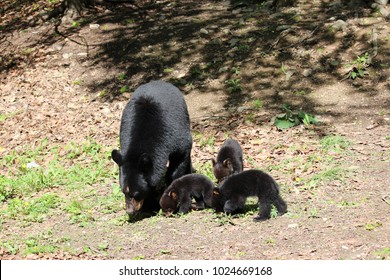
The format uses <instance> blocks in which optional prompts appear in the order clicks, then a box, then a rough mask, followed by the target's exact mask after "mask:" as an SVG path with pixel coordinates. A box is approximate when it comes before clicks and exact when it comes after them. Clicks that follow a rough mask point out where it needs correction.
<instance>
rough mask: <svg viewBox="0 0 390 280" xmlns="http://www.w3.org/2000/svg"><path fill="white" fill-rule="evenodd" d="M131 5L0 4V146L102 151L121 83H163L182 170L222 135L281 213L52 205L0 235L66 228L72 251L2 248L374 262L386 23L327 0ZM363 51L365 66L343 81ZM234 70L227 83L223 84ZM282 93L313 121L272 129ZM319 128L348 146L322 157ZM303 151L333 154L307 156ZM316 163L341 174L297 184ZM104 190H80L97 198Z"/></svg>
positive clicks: (378, 252)
mask: <svg viewBox="0 0 390 280" xmlns="http://www.w3.org/2000/svg"><path fill="white" fill-rule="evenodd" d="M9 2H10V1H5V3H4V4H2V5H5V6H6V5H7V4H9ZM139 2H140V3H141V4H140V5H141V7H143V9H142V11H143V12H140V9H138V8H136V7H135V6H133V5H130V4H120V5H119V4H115V5H114V4H112V5H107V6H98V7H96V8H95V9H93V10H86V11H85V14H84V17H83V19H81V20H79V21H78V23H77V24H74V25H75V26H74V27H71V24H70V23H66V22H65V23H63V24H61V25H58V26H57V27H56V24H55V22H51V21H46V22H45V21H42V20H39V19H38V18H39V17H38V15H39V12H40V11H41V10H42V9H43V8H44V7H45V6H44V5H48V4H42V3H41V2H39V5H38V4H37V5H38V6H37V7H35V9H33V8H32V7H31V5H26V6H22V9H20V10H18V11H17V12H15V13H11V11H10V10H6V9H4V10H3V11H2V14H1V15H2V19H1V21H2V23H1V26H2V27H1V29H2V30H3V31H4V32H3V31H2V32H3V34H4V37H3V38H2V39H1V41H0V48H1V52H2V54H1V56H0V58H1V68H0V70H1V76H0V78H1V83H0V113H1V114H2V115H7V116H12V117H8V118H6V119H5V120H4V121H2V122H0V156H1V157H3V156H4V155H6V154H8V153H11V152H12V151H14V150H16V151H20V150H23V149H24V148H25V147H26V145H28V146H31V147H34V146H38V145H39V143H40V142H41V141H42V140H43V139H45V138H47V139H48V142H49V145H52V146H54V145H59V146H61V145H62V146H63V145H66V144H67V143H69V142H71V141H74V142H76V143H82V142H83V141H85V140H86V139H88V138H89V137H90V138H93V139H95V140H96V141H97V142H98V143H100V144H102V145H104V146H106V147H108V148H109V149H112V148H116V147H117V145H118V132H119V122H120V117H121V112H122V109H123V108H124V106H125V104H126V102H127V100H128V99H129V97H130V96H131V92H132V91H133V90H134V89H135V88H136V87H138V86H139V85H140V84H142V83H145V82H147V81H149V80H152V79H163V80H166V81H171V82H172V83H174V84H175V85H177V86H178V87H179V88H180V89H181V90H182V91H183V92H184V93H185V98H186V101H187V104H188V107H189V111H190V116H191V123H192V128H193V132H194V149H193V153H192V155H193V162H194V166H195V168H196V169H198V170H205V168H206V167H204V166H206V163H208V162H209V160H210V159H211V158H212V157H215V155H216V153H217V151H218V147H220V146H221V144H222V142H223V141H224V140H225V139H226V137H227V136H230V137H234V138H236V139H237V140H238V141H239V142H240V143H241V144H242V146H243V149H244V153H245V168H246V169H248V168H260V169H265V170H268V171H269V172H270V174H271V175H272V176H274V177H275V178H276V179H277V181H278V182H279V183H280V185H281V189H282V196H283V197H284V198H285V200H286V201H287V203H288V206H289V213H287V214H285V215H284V216H281V217H277V218H275V219H271V220H269V221H267V222H262V223H255V222H253V221H252V216H254V215H255V211H256V206H255V203H254V202H252V205H251V206H249V214H246V215H242V216H238V217H225V216H223V215H222V216H221V215H217V214H215V213H213V211H211V210H206V211H194V212H191V213H189V214H188V215H185V216H181V217H174V218H165V217H162V216H159V215H158V216H154V217H150V218H145V219H142V220H137V221H133V222H123V223H121V224H116V225H114V224H112V223H108V221H110V220H112V219H115V218H120V217H123V215H124V213H123V212H116V213H111V214H104V213H100V212H99V211H96V213H93V214H94V215H95V219H94V221H93V222H91V223H90V224H88V225H87V226H85V227H80V226H79V225H78V224H71V223H69V221H68V218H67V217H66V215H63V214H61V211H58V213H57V214H56V215H53V216H51V217H50V218H48V219H47V220H45V221H43V222H42V223H35V224H34V223H33V224H30V225H28V226H27V227H21V226H20V224H19V223H18V222H13V221H8V220H6V221H5V220H3V223H2V225H1V227H2V230H1V234H0V236H1V241H2V242H5V241H7V240H13V241H15V240H16V239H17V238H21V239H23V238H25V237H26V236H28V234H31V233H39V232H41V231H42V230H43V229H44V230H47V229H51V231H52V234H53V236H56V237H58V238H60V237H61V236H64V235H66V236H68V237H69V238H68V239H69V241H68V244H67V246H68V247H71V248H74V250H73V251H66V250H65V249H64V248H62V249H61V250H60V251H59V252H56V253H50V254H38V255H29V256H24V255H23V254H22V253H21V252H19V253H16V254H9V252H6V251H5V249H1V251H0V253H1V258H2V259H20V258H33V259H40V258H56V259H57V258H59V259H79V258H87V259H95V258H98V259H137V258H138V259H139V258H141V259H142V258H144V259H377V258H385V259H386V258H387V259H388V258H389V257H390V254H389V248H390V218H389V216H390V215H389V212H390V190H389V175H390V172H389V170H390V157H389V156H390V153H389V147H390V130H389V123H390V121H389V117H390V116H389V115H390V110H389V108H390V107H389V106H390V92H389V90H390V87H389V84H390V83H389V63H390V62H389V54H390V44H389V40H390V33H389V26H388V22H386V20H385V19H384V18H383V16H381V15H380V14H378V13H377V12H375V11H374V10H372V9H371V8H370V7H367V6H365V5H363V4H361V5H357V6H354V7H350V6H349V5H348V4H344V2H340V1H297V3H296V5H294V6H293V7H280V8H279V9H277V10H270V9H269V8H267V7H263V6H262V5H254V4H246V5H235V4H232V3H231V2H230V1H190V0H187V1H176V2H175V1H165V0H162V1H150V2H149V1H139ZM243 2H244V3H248V2H250V1H243ZM259 2H262V1H259ZM355 2H356V1H355ZM357 2H359V1H357ZM18 16H20V18H17V17H18ZM29 17H30V18H29ZM31 17H32V18H31ZM15 18H16V19H17V20H16V21H12V20H11V19H15ZM337 20H342V22H341V23H342V26H341V27H338V26H335V25H334V24H335V22H336V21H337ZM339 23H340V22H339ZM2 36H3V35H2ZM365 52H368V53H369V55H370V57H371V61H369V63H368V64H367V65H366V67H365V70H366V72H365V73H366V75H365V76H364V77H363V78H357V79H355V80H352V79H350V78H348V77H347V74H348V73H349V71H350V70H351V69H352V67H353V66H351V64H352V63H353V61H354V60H355V59H356V57H357V56H358V55H359V56H362V55H363V54H364V53H365ZM237 79H239V81H237ZM233 80H234V81H235V82H238V83H239V85H240V86H241V90H237V91H234V89H233V90H232V89H231V86H230V88H229V84H228V83H227V82H226V81H233ZM124 87H126V88H124ZM121 92H122V93H121ZM256 100H257V101H256ZM259 100H260V101H261V104H260V105H259V102H260V101H259ZM254 102H255V103H254ZM256 102H258V103H256ZM284 103H289V104H290V105H291V106H293V108H295V109H299V110H302V111H305V112H309V113H311V114H314V115H315V116H316V117H317V118H318V120H319V121H320V122H319V124H318V125H315V126H310V127H305V126H303V125H301V126H298V127H294V128H291V129H289V130H279V129H277V128H276V127H275V126H274V125H273V124H272V121H273V118H274V117H275V116H276V115H277V114H280V113H282V110H281V105H282V104H284ZM256 104H257V105H256ZM327 135H341V136H343V137H344V138H345V139H348V140H349V141H350V142H351V143H352V144H351V145H350V146H349V147H348V149H347V150H342V149H341V150H331V151H327V152H325V153H324V152H323V148H322V147H321V144H320V140H321V139H323V137H324V136H327ZM207 141H212V143H210V142H207ZM321 151H322V153H321ZM318 155H320V156H321V157H325V156H332V158H333V161H327V162H325V161H322V159H321V158H319V159H318V161H317V162H316V161H314V163H313V161H310V162H311V164H310V165H307V163H308V162H309V160H311V159H312V157H313V156H318ZM107 160H109V159H107ZM112 164H114V163H112ZM327 165H329V166H332V167H337V168H339V169H340V170H342V172H341V173H340V175H338V176H336V177H333V178H332V179H331V180H329V179H328V180H322V181H319V183H318V184H317V185H316V186H315V187H313V188H310V186H307V185H305V184H303V183H302V182H301V180H302V181H305V178H307V177H311V176H313V175H315V174H318V173H321V171H324V170H327V168H328V167H329V166H327ZM113 184H117V182H116V179H113V180H112V182H109V183H107V185H105V186H90V187H93V188H97V189H98V194H99V195H101V196H104V195H107V194H108V193H109V190H110V188H109V187H108V186H112V185H113ZM58 191H59V192H61V191H63V190H61V189H58ZM2 204H3V205H2V208H4V207H6V204H7V202H3V203H2ZM370 225H371V227H370ZM97 244H107V245H108V246H107V248H105V249H104V250H99V249H98V245H97ZM83 247H89V248H91V251H90V252H88V253H85V252H83V249H82V248H83Z"/></svg>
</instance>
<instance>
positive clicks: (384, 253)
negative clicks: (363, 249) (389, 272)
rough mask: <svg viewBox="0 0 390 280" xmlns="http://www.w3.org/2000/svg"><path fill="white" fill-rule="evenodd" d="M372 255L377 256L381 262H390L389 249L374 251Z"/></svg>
mask: <svg viewBox="0 0 390 280" xmlns="http://www.w3.org/2000/svg"><path fill="white" fill-rule="evenodd" d="M374 255H377V256H379V257H380V258H381V259H382V260H390V247H386V248H383V249H382V250H380V251H376V252H374Z"/></svg>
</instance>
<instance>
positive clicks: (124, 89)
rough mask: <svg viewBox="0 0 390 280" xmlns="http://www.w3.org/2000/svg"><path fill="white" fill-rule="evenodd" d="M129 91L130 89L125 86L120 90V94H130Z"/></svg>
mask: <svg viewBox="0 0 390 280" xmlns="http://www.w3.org/2000/svg"><path fill="white" fill-rule="evenodd" d="M128 91H129V88H128V87H127V86H123V87H121V88H120V89H119V92H120V93H125V92H128Z"/></svg>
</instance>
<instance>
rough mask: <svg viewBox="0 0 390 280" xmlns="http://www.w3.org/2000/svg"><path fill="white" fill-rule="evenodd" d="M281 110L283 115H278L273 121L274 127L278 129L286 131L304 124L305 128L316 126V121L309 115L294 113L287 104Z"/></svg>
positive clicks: (300, 112) (301, 112) (299, 112)
mask: <svg viewBox="0 0 390 280" xmlns="http://www.w3.org/2000/svg"><path fill="white" fill-rule="evenodd" d="M282 109H283V110H284V111H285V113H284V114H281V115H278V116H277V117H276V118H275V121H274V125H276V126H277V127H278V128H279V129H288V128H291V127H294V126H297V125H300V124H304V125H305V126H310V125H311V124H317V119H316V118H315V116H313V115H311V114H308V113H306V112H303V111H298V112H294V111H293V110H291V109H290V106H289V105H287V104H284V105H283V106H282Z"/></svg>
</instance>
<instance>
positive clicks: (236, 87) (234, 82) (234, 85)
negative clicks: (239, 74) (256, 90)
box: [225, 79, 242, 93]
mask: <svg viewBox="0 0 390 280" xmlns="http://www.w3.org/2000/svg"><path fill="white" fill-rule="evenodd" d="M225 84H226V85H227V87H228V91H229V93H237V92H241V91H242V85H241V79H228V80H226V81H225Z"/></svg>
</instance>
